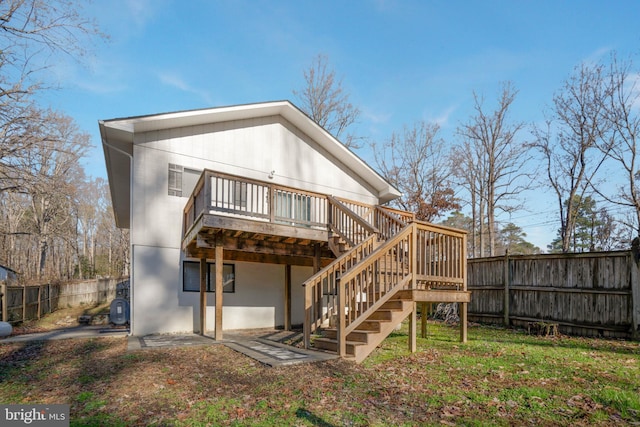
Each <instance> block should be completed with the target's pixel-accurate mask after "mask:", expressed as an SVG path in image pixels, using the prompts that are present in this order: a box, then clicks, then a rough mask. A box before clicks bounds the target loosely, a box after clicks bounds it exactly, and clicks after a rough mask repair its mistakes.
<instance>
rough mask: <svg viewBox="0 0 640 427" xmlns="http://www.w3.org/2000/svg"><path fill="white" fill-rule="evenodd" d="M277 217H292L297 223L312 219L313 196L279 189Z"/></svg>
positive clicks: (277, 192)
mask: <svg viewBox="0 0 640 427" xmlns="http://www.w3.org/2000/svg"><path fill="white" fill-rule="evenodd" d="M276 218H278V219H280V220H281V221H282V220H283V219H291V220H294V221H293V222H295V223H301V222H302V223H304V222H309V221H311V196H307V195H304V194H293V193H289V192H285V191H280V190H277V191H276ZM285 222H286V221H285Z"/></svg>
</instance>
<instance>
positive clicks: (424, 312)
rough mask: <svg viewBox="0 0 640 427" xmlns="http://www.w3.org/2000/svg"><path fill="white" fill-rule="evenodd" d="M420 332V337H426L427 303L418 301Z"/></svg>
mask: <svg viewBox="0 0 640 427" xmlns="http://www.w3.org/2000/svg"><path fill="white" fill-rule="evenodd" d="M420 332H421V335H422V338H426V337H427V303H426V302H422V303H420Z"/></svg>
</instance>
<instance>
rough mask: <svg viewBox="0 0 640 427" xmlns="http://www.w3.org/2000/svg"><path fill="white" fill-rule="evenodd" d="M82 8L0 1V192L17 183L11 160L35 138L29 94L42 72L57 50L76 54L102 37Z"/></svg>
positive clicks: (63, 0)
mask: <svg viewBox="0 0 640 427" xmlns="http://www.w3.org/2000/svg"><path fill="white" fill-rule="evenodd" d="M81 9H82V4H81V3H78V2H75V1H69V0H48V1H44V0H3V1H0V191H6V190H11V189H15V188H17V186H19V185H20V182H19V179H20V176H19V175H18V174H17V173H15V170H14V169H13V166H14V164H13V163H14V162H16V161H17V160H16V159H18V158H19V157H20V156H21V155H22V153H24V152H26V151H28V150H29V149H30V148H31V145H32V144H34V143H36V142H37V139H34V138H31V135H33V134H35V133H37V132H34V131H33V130H32V128H33V126H34V120H36V121H37V119H38V117H37V116H38V114H37V112H36V111H35V110H37V109H36V108H35V107H34V105H33V95H34V94H35V93H36V92H37V91H38V90H41V89H43V88H44V85H43V84H42V76H43V74H42V73H41V71H42V70H43V69H46V68H47V64H49V63H51V58H52V57H55V55H56V54H58V53H62V54H64V55H67V56H68V57H70V58H81V57H82V56H83V55H84V54H85V53H86V49H85V47H86V46H87V44H86V42H88V41H89V40H91V39H93V38H94V37H98V38H103V37H106V36H105V35H104V34H102V33H100V31H99V30H98V28H97V26H96V25H95V24H94V23H93V22H92V21H91V20H89V19H86V18H85V17H83V16H82V14H81ZM35 126H39V125H38V124H37V123H35Z"/></svg>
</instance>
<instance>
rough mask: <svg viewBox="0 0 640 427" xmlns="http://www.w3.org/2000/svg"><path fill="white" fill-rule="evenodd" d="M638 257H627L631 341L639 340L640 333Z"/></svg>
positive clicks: (632, 255) (633, 255)
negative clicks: (629, 283)
mask: <svg viewBox="0 0 640 427" xmlns="http://www.w3.org/2000/svg"><path fill="white" fill-rule="evenodd" d="M638 255H639V254H636V253H633V251H632V252H631V253H630V256H629V260H630V261H629V264H630V266H629V269H630V270H631V280H630V281H631V338H632V339H636V340H637V339H640V331H638V328H639V327H640V282H638V280H639V279H640V274H639V273H640V272H639V271H638V268H639V267H640V266H638V262H640V259H638Z"/></svg>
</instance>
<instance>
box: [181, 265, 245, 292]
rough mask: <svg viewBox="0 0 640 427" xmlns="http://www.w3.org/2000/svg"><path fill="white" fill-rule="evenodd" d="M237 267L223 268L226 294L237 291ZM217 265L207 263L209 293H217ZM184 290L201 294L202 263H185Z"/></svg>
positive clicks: (183, 266) (227, 266)
mask: <svg viewBox="0 0 640 427" xmlns="http://www.w3.org/2000/svg"><path fill="white" fill-rule="evenodd" d="M235 270H236V266H235V265H234V264H224V265H223V267H222V279H223V281H224V284H223V286H222V290H223V292H224V293H235V291H236V274H235V273H236V271H235ZM215 282H216V264H215V263H213V262H208V263H207V292H215V291H216V283H215ZM182 290H183V291H185V292H200V263H199V262H197V261H184V263H183V264H182Z"/></svg>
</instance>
